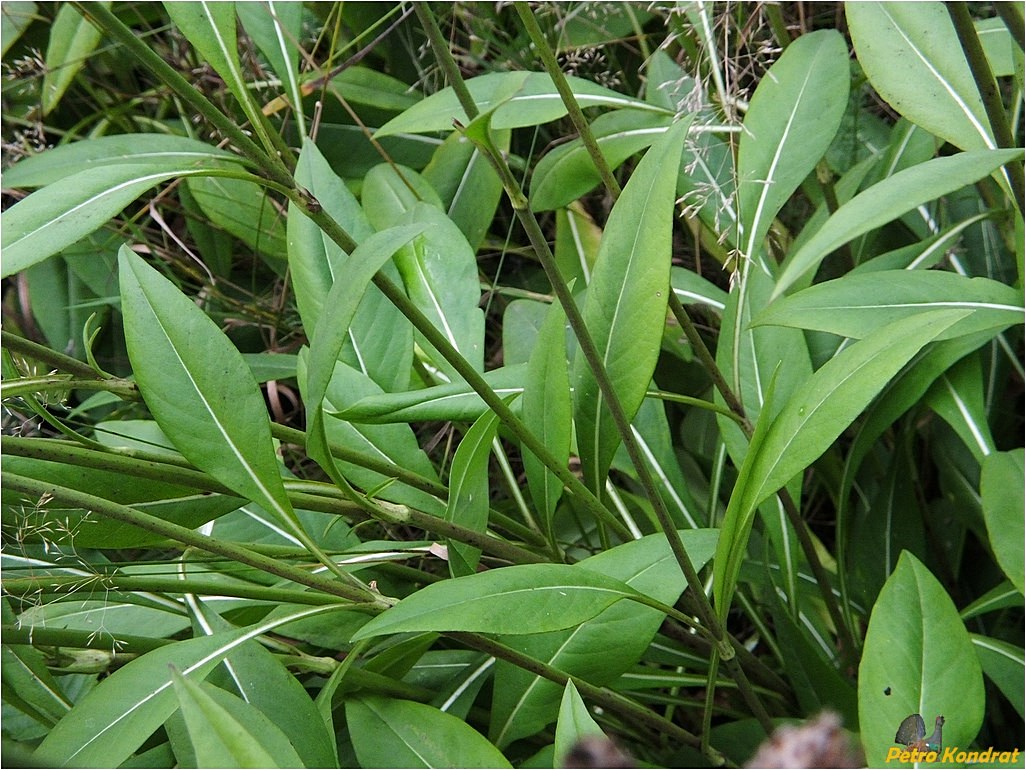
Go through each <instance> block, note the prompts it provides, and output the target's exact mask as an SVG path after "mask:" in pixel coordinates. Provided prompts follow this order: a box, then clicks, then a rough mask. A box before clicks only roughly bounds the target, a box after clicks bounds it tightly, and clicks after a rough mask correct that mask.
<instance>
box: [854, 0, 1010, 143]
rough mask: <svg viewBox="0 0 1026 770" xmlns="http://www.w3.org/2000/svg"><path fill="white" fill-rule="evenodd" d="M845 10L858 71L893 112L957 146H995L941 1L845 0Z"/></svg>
mask: <svg viewBox="0 0 1026 770" xmlns="http://www.w3.org/2000/svg"><path fill="white" fill-rule="evenodd" d="M845 14H846V16H847V19H848V28H849V29H850V30H851V38H852V45H853V46H854V48H855V55H856V56H858V59H859V64H861V65H862V70H863V72H865V73H866V77H868V78H869V82H870V83H871V84H872V86H873V88H874V89H876V92H877V93H878V94H880V96H881V97H883V99H884V100H885V101H886V102H887V103H888V104H889V105H891V106H892V107H893V108H894V109H895V110H897V111H898V113H900V114H901V115H903V116H904V117H906V118H908V119H909V120H911V121H912V122H913V123H916V124H918V125H920V126H922V127H923V128H925V129H926V130H927V131H930V132H931V133H933V134H936V135H937V136H939V137H941V138H942V139H944V140H946V141H948V142H951V143H952V144H953V145H955V146H956V147H958V148H960V149H962V150H976V149H982V148H985V147H989V148H993V147H996V144H995V143H994V138H993V135H992V133H991V129H990V122H989V121H988V120H987V112H986V110H985V109H984V107H983V101H982V100H981V98H980V92H979V89H978V88H977V85H976V80H975V79H974V78H973V74H972V72H971V71H970V69H969V64H968V62H966V58H965V53H964V52H963V50H962V44H961V43H960V42H959V40H958V35H957V34H956V33H955V28H954V25H953V24H952V22H951V17H950V16H949V15H948V12H947V10H945V8H944V5H943V4H942V3H847V4H846V5H845Z"/></svg>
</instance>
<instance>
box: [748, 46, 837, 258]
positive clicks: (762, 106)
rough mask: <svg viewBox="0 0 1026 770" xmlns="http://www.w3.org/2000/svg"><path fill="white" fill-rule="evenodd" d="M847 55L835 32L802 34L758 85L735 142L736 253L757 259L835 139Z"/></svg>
mask: <svg viewBox="0 0 1026 770" xmlns="http://www.w3.org/2000/svg"><path fill="white" fill-rule="evenodd" d="M848 82H849V73H848V50H847V46H846V45H845V43H844V38H843V37H842V36H841V34H840V33H839V32H837V31H836V30H826V29H824V30H819V31H816V32H811V33H809V34H807V35H802V36H801V37H800V38H798V39H797V40H795V41H794V42H793V43H792V44H791V45H789V46H788V47H787V50H785V51H784V53H783V55H782V56H781V57H780V59H779V60H777V62H776V63H774V65H773V66H772V67H770V69H769V72H767V73H766V77H764V78H763V79H762V80H761V81H760V82H759V87H758V88H757V89H756V90H755V94H754V95H753V96H752V102H751V104H750V105H749V109H748V113H747V114H746V115H745V121H744V131H743V132H742V134H741V138H740V140H739V142H738V153H737V155H738V157H737V163H738V168H737V175H738V193H737V197H738V202H737V205H738V212H739V216H740V220H741V227H742V231H743V238H742V239H741V242H740V246H741V251H742V254H744V255H745V256H746V257H749V258H751V259H757V258H758V253H759V251H760V244H761V243H762V239H763V238H764V237H765V235H766V233H767V232H768V231H769V227H770V224H771V223H772V221H773V218H774V217H775V216H776V215H777V212H778V211H780V207H781V206H783V205H784V202H785V201H786V200H787V199H788V198H789V197H791V193H793V192H794V191H795V189H796V188H797V187H798V185H799V184H801V182H802V180H804V179H805V177H806V176H808V174H809V172H810V171H812V169H813V168H815V166H816V163H817V161H819V159H820V158H821V157H822V156H823V153H824V152H826V150H827V147H829V146H830V142H831V141H832V140H833V138H834V134H836V133H837V128H838V126H839V125H840V123H841V118H842V116H843V115H844V110H845V107H846V106H847V104H848Z"/></svg>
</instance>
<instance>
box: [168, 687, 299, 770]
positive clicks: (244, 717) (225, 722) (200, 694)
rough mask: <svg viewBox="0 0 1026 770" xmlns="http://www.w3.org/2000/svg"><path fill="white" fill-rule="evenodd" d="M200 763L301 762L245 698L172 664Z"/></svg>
mask: <svg viewBox="0 0 1026 770" xmlns="http://www.w3.org/2000/svg"><path fill="white" fill-rule="evenodd" d="M171 677H172V681H173V683H174V689H175V695H176V696H177V698H178V702H179V704H180V708H181V710H182V716H183V717H184V718H185V725H186V728H187V729H188V731H189V739H190V740H191V742H192V747H193V750H194V752H195V756H196V763H197V766H198V767H303V766H304V765H303V763H302V762H301V761H300V759H299V755H298V754H296V750H295V749H294V748H292V744H291V743H289V739H288V738H287V737H286V736H285V733H283V732H282V731H281V730H280V729H279V728H278V726H277V725H276V724H274V722H272V721H271V720H270V719H268V718H267V717H265V716H264V715H263V714H261V713H260V712H259V711H258V710H257V709H256V708H254V707H253V706H251V705H249V704H248V703H246V701H244V700H242V699H241V698H236V697H234V696H232V695H229V694H228V693H226V692H225V691H224V690H222V689H220V688H218V687H213V686H212V685H208V684H206V683H203V684H200V683H197V682H194V681H192V680H191V679H189V678H188V677H184V676H182V675H181V674H180V673H178V671H176V670H175V669H172V670H171Z"/></svg>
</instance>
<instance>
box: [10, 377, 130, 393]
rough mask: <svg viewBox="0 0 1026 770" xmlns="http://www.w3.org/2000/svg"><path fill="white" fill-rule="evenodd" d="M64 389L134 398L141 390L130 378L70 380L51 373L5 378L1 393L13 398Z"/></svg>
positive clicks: (56, 391)
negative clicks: (99, 391) (12, 378)
mask: <svg viewBox="0 0 1026 770" xmlns="http://www.w3.org/2000/svg"><path fill="white" fill-rule="evenodd" d="M62 390H105V391H107V392H108V393H113V394H115V395H117V396H121V397H122V398H134V397H136V396H137V395H138V392H139V391H138V389H137V388H136V386H135V383H134V382H129V381H128V380H120V379H110V380H69V379H66V378H65V377H64V376H63V375H51V376H48V377H24V378H20V379H16V380H4V384H3V387H2V388H0V395H2V396H3V398H13V397H15V396H22V395H25V394H26V393H27V394H33V393H59V392H61V391H62Z"/></svg>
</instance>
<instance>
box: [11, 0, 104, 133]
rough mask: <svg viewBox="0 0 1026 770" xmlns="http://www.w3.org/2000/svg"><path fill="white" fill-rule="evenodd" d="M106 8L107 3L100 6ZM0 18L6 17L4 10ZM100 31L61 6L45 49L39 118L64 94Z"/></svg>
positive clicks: (89, 53)
mask: <svg viewBox="0 0 1026 770" xmlns="http://www.w3.org/2000/svg"><path fill="white" fill-rule="evenodd" d="M102 4H103V5H104V6H107V7H108V8H109V7H110V2H104V3H102ZM4 15H5V16H6V15H7V12H6V9H5V11H4ZM100 37H101V33H100V30H99V29H97V28H96V27H94V26H93V25H92V24H90V23H89V22H88V21H86V20H85V19H84V18H82V14H81V13H79V11H78V9H77V8H75V7H74V6H73V5H63V6H61V9H60V10H59V11H58V12H57V18H55V19H54V21H53V26H52V27H51V28H50V40H49V42H48V43H47V46H46V66H45V67H44V73H45V74H44V75H43V87H42V94H41V97H40V104H41V106H42V108H43V115H47V114H49V113H50V112H51V111H52V110H53V109H54V108H55V107H56V106H57V105H58V104H60V101H61V97H62V96H64V92H65V91H67V90H68V86H70V85H71V84H72V83H73V82H74V80H75V76H76V75H78V73H79V70H81V69H82V66H83V65H84V64H85V62H86V59H88V58H89V56H90V55H91V54H92V53H93V50H94V49H95V48H96V44H97V43H99V42H100Z"/></svg>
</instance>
